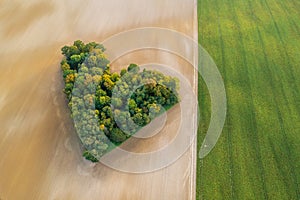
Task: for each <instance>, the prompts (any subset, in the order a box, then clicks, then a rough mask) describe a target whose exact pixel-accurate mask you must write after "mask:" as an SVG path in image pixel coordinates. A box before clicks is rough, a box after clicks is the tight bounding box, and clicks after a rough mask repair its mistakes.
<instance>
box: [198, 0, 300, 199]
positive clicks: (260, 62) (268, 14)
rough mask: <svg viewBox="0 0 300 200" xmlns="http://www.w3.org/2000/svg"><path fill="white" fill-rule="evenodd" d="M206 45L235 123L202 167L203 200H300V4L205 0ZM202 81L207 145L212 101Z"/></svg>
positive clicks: (201, 9)
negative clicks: (220, 76) (221, 79)
mask: <svg viewBox="0 0 300 200" xmlns="http://www.w3.org/2000/svg"><path fill="white" fill-rule="evenodd" d="M198 19H199V22H198V23H199V42H200V44H201V45H202V46H203V47H204V48H205V49H206V50H207V51H208V52H209V54H210V55H211V56H212V58H213V59H214V61H215V62H216V64H217V66H218V68H219V70H220V72H221V74H222V76H223V79H224V83H225V87H226V94H227V103H228V105H227V109H228V112H227V118H226V123H225V126H224V129H223V132H222V135H221V137H220V139H219V141H218V143H217V145H216V146H215V148H214V149H213V151H212V152H211V153H210V154H208V156H207V157H205V158H204V159H203V160H199V159H198V164H197V199H209V200H211V199H271V200H273V199H275V200H277V199H278V200H284V199H295V200H296V199H300V93H299V91H300V1H299V0H198ZM207 94H208V93H207V90H206V87H205V84H204V83H203V81H201V80H200V81H199V100H200V112H201V115H202V116H201V117H202V118H201V123H200V128H199V131H198V147H200V145H201V143H202V141H203V138H204V135H205V131H206V129H207V127H208V124H209V117H210V113H209V112H210V108H209V107H210V100H209V98H208V95H207Z"/></svg>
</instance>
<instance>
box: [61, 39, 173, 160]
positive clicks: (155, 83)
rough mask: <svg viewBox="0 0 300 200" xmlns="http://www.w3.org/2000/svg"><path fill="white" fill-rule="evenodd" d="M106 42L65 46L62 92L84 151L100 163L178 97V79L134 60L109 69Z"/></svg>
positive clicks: (87, 156)
mask: <svg viewBox="0 0 300 200" xmlns="http://www.w3.org/2000/svg"><path fill="white" fill-rule="evenodd" d="M104 51H105V49H104V47H103V45H100V44H97V43H95V42H92V43H88V44H84V43H83V42H81V41H79V40H77V41H75V42H74V44H73V45H71V46H64V47H63V48H62V54H63V55H64V58H63V60H62V62H61V68H62V72H63V78H64V81H65V88H64V92H65V93H66V95H67V98H68V100H69V107H70V109H71V114H72V117H73V119H74V122H75V127H76V130H77V133H78V136H79V138H80V140H81V142H82V143H83V146H84V148H85V151H84V153H83V156H84V157H85V158H86V159H88V160H91V161H92V162H97V161H99V159H100V158H101V156H103V155H104V154H105V153H107V152H108V151H109V150H111V149H113V148H114V147H115V146H116V145H119V144H120V143H122V142H124V141H125V140H126V139H128V138H129V137H130V136H131V135H132V134H135V133H136V132H137V131H138V130H139V129H140V128H141V127H143V126H145V125H146V124H148V123H149V122H150V121H151V120H152V119H154V118H155V117H156V116H158V115H159V114H161V113H162V112H164V111H165V110H167V109H169V108H170V107H172V106H173V105H174V104H176V103H177V102H178V101H179V98H178V96H179V95H178V92H177V91H178V88H179V81H178V79H176V78H173V77H170V76H165V75H163V74H162V73H160V72H158V71H150V70H145V69H144V70H143V71H142V72H140V68H139V66H137V65H135V64H130V65H129V66H128V68H127V69H122V70H121V72H120V74H119V73H111V71H110V65H109V63H110V62H109V60H108V59H107V58H106V55H105V54H104Z"/></svg>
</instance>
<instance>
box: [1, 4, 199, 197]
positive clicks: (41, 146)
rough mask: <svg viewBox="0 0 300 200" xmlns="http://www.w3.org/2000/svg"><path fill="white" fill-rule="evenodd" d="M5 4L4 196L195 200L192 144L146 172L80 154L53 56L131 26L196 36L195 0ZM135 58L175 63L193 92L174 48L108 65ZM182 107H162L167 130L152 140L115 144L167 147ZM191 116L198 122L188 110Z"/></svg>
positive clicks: (133, 55)
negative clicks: (96, 161) (93, 161)
mask: <svg viewBox="0 0 300 200" xmlns="http://www.w3.org/2000/svg"><path fill="white" fill-rule="evenodd" d="M2 4H3V5H4V6H2V5H1V8H0V41H1V46H0V55H1V63H0V69H1V73H0V127H1V128H0V157H1V160H0V199H1V200H2V199H3V200H18V199H22V200H26V199H30V200H32V199H63V200H68V199H70V200H76V199H78V200H79V199H80V200H81V199H82V200H86V199H91V200H93V199H101V200H112V199H113V200H140V199H144V200H148V199H149V200H152V199H153V200H165V199H167V200H169V199H172V200H177V199H178V200H191V199H195V166H196V164H195V162H196V158H195V154H196V153H195V150H196V145H195V143H193V144H192V145H191V146H190V148H189V149H188V150H187V151H186V152H185V154H184V155H182V156H181V157H180V158H179V159H178V160H177V161H176V162H174V163H173V164H172V165H170V166H167V167H165V168H163V169H160V170H158V171H155V172H150V173H143V174H133V173H124V172H120V171H117V170H114V169H112V168H109V167H107V166H105V165H103V164H101V163H99V164H96V165H94V164H91V163H89V162H88V161H85V160H84V159H83V158H82V156H81V152H82V149H81V146H80V144H79V141H78V138H77V136H76V134H75V130H74V129H73V122H72V119H71V118H70V112H69V109H68V107H67V104H66V99H65V95H64V94H63V92H62V89H63V81H62V78H61V73H60V68H59V62H60V60H61V58H62V56H61V55H60V48H61V47H62V46H64V45H66V44H71V43H72V42H73V41H74V40H77V39H80V40H82V41H84V42H89V41H96V42H101V41H103V40H105V39H106V38H108V37H110V36H112V35H114V34H116V33H119V32H122V31H126V30H130V29H133V28H141V27H161V28H168V29H173V30H176V31H178V32H181V33H184V34H186V35H187V36H190V37H192V38H194V39H195V40H196V41H197V38H196V37H197V23H195V22H196V21H195V20H197V18H196V16H197V15H196V13H195V12H196V9H195V8H196V6H197V4H196V2H195V1H194V0H184V1H182V0H163V1H162V0H152V1H147V0H128V1H124V0H109V1H104V0H102V1H96V0H95V1H89V2H86V1H78V0H77V1H71V0H68V1H63V2H62V1H44V2H41V1H35V0H29V1H26V3H25V2H24V1H13V2H11V1H3V2H2ZM149 39H151V38H149ZM153 42H155V41H153ZM174 42H176V41H174ZM120 45H122V44H120ZM190 53H191V54H193V53H194V52H193V51H191V52H190ZM108 56H109V55H108ZM191 56H195V55H191ZM131 62H135V63H137V64H140V65H143V64H147V63H149V62H151V63H161V64H165V65H168V66H171V67H173V68H174V69H175V70H176V71H178V72H180V73H181V74H183V76H184V77H186V79H187V80H189V81H190V84H191V85H192V87H193V89H194V91H197V82H196V84H195V80H197V79H195V77H197V74H196V73H195V70H194V68H193V67H192V66H191V64H190V63H188V62H187V61H185V60H184V59H183V58H181V57H180V56H178V55H173V54H170V53H167V52H164V51H161V50H153V49H152V50H151V49H148V50H140V51H135V52H130V53H128V54H126V55H123V56H121V57H120V58H118V59H116V60H114V61H113V62H112V68H113V69H115V70H117V69H119V68H121V67H125V66H126V65H128V64H129V63H131ZM180 107H181V106H180V105H177V106H175V107H174V108H172V109H171V110H169V111H168V114H167V117H166V121H165V124H164V127H163V128H162V129H161V130H159V132H158V134H156V135H155V136H154V137H153V138H152V137H151V138H147V139H141V138H132V139H131V140H128V141H127V142H126V143H124V144H123V145H122V146H121V148H124V149H127V150H129V151H133V152H147V151H152V150H155V149H157V148H161V147H162V146H164V145H166V144H168V142H169V141H170V140H171V139H172V138H174V137H176V135H174V134H175V133H176V130H177V129H178V126H179V125H180V121H181V119H180V112H181V108H180ZM191 120H195V115H194V114H193V113H191ZM194 131H195V134H196V130H194ZM161 159H164V158H161Z"/></svg>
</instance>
